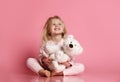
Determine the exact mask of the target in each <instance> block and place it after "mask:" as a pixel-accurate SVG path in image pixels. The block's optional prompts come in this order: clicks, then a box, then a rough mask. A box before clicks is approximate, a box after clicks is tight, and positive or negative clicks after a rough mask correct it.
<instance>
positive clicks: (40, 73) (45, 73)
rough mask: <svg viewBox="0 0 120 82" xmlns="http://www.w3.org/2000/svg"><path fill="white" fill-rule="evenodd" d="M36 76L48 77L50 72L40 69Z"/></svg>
mask: <svg viewBox="0 0 120 82" xmlns="http://www.w3.org/2000/svg"><path fill="white" fill-rule="evenodd" d="M38 74H39V75H41V76H45V77H50V71H48V70H44V69H41V70H40V71H39V72H38Z"/></svg>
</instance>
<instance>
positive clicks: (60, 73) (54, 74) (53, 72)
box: [51, 71, 63, 76]
mask: <svg viewBox="0 0 120 82" xmlns="http://www.w3.org/2000/svg"><path fill="white" fill-rule="evenodd" d="M51 76H63V72H59V73H57V72H56V71H52V72H51Z"/></svg>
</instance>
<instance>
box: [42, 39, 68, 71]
mask: <svg viewBox="0 0 120 82" xmlns="http://www.w3.org/2000/svg"><path fill="white" fill-rule="evenodd" d="M45 50H46V51H47V52H45V51H40V52H41V53H42V54H43V56H45V57H49V58H51V59H52V60H53V61H52V65H50V66H49V67H48V68H49V69H50V70H55V71H56V72H61V71H63V70H64V69H65V68H66V67H65V66H64V65H62V64H60V63H64V62H66V61H70V57H69V56H68V55H67V54H65V53H64V52H63V50H62V49H61V47H59V46H58V45H56V44H55V43H54V42H53V41H48V42H47V43H46V45H45Z"/></svg>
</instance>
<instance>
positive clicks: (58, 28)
mask: <svg viewBox="0 0 120 82" xmlns="http://www.w3.org/2000/svg"><path fill="white" fill-rule="evenodd" d="M63 30H64V24H63V22H62V21H60V20H59V19H52V21H51V25H50V31H51V34H52V35H58V34H61V33H62V32H63Z"/></svg>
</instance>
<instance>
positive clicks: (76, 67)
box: [63, 63, 85, 75]
mask: <svg viewBox="0 0 120 82" xmlns="http://www.w3.org/2000/svg"><path fill="white" fill-rule="evenodd" d="M84 69H85V68H84V65H83V64H80V63H75V64H73V65H72V67H70V68H67V69H65V70H64V71H63V75H77V74H80V73H82V72H84Z"/></svg>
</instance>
